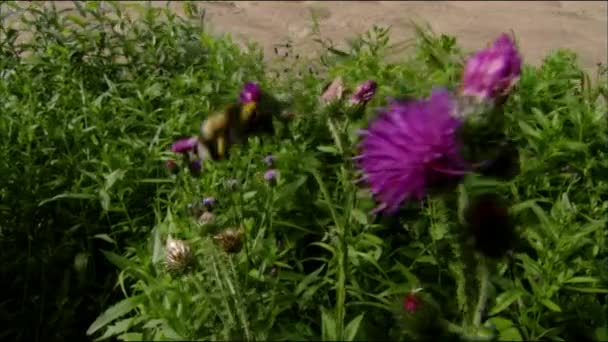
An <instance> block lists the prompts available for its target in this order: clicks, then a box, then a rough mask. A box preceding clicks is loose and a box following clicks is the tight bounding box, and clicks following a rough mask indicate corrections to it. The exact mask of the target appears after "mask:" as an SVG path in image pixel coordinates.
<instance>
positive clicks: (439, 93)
mask: <svg viewBox="0 0 608 342" xmlns="http://www.w3.org/2000/svg"><path fill="white" fill-rule="evenodd" d="M455 110H456V102H455V99H454V98H453V97H452V96H451V94H450V93H449V92H448V91H447V90H434V91H433V93H432V94H431V96H430V97H429V98H427V99H422V100H412V101H393V102H392V103H390V104H389V106H388V107H387V108H385V109H383V110H381V111H380V113H379V115H378V117H377V118H376V120H375V121H374V122H372V124H371V125H370V127H369V128H368V130H366V131H363V132H362V134H363V140H362V142H361V145H360V155H359V156H357V157H355V159H356V160H357V161H358V164H359V166H360V168H361V169H362V171H363V173H364V178H363V179H364V180H365V181H367V183H369V185H370V188H371V191H372V193H373V194H374V195H375V197H376V199H377V200H378V201H379V202H380V206H379V207H378V208H376V210H375V211H376V212H378V211H385V212H386V213H389V214H391V213H395V212H396V211H397V210H399V207H400V206H401V204H402V203H403V202H404V201H406V200H409V199H422V198H423V197H424V196H425V195H426V193H427V189H428V188H429V187H430V186H431V185H433V184H436V183H437V182H440V181H443V180H445V179H446V178H454V177H458V178H459V177H461V176H462V175H463V173H464V172H463V168H464V167H465V162H464V160H463V158H462V156H461V155H460V153H459V144H458V140H457V130H458V129H459V127H460V125H461V121H460V120H459V119H457V118H456V116H455V115H454V111H455Z"/></svg>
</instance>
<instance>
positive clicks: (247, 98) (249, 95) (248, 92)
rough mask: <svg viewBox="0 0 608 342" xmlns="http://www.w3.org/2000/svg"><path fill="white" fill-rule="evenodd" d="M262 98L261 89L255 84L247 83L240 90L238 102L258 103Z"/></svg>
mask: <svg viewBox="0 0 608 342" xmlns="http://www.w3.org/2000/svg"><path fill="white" fill-rule="evenodd" d="M261 97H262V89H261V88H260V86H259V85H258V84H257V83H254V82H247V83H245V86H243V90H241V94H240V101H241V103H250V102H258V101H260V98H261Z"/></svg>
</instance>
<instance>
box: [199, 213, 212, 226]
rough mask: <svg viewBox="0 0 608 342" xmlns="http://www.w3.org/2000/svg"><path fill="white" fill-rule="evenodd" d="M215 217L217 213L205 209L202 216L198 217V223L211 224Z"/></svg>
mask: <svg viewBox="0 0 608 342" xmlns="http://www.w3.org/2000/svg"><path fill="white" fill-rule="evenodd" d="M214 218H215V215H213V213H212V212H210V211H205V212H203V213H202V214H201V216H200V217H199V218H198V223H200V224H202V225H205V224H209V223H211V222H213V219H214Z"/></svg>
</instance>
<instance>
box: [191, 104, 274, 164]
mask: <svg viewBox="0 0 608 342" xmlns="http://www.w3.org/2000/svg"><path fill="white" fill-rule="evenodd" d="M273 102H274V101H273ZM272 104H274V103H265V102H260V103H256V102H250V103H237V104H231V105H229V106H228V107H227V108H226V109H225V110H224V111H222V112H219V113H215V114H213V115H211V116H210V117H208V118H207V119H206V120H205V121H204V122H203V124H202V125H201V134H200V136H199V139H198V146H197V152H198V155H199V158H200V159H201V160H207V159H213V160H223V159H226V158H227V157H228V150H229V149H230V147H231V146H232V145H234V144H241V143H244V142H246V141H247V139H248V138H249V137H250V136H252V135H258V134H263V133H267V134H274V127H273V122H272V120H273V115H272V114H273V110H275V109H277V107H276V106H272Z"/></svg>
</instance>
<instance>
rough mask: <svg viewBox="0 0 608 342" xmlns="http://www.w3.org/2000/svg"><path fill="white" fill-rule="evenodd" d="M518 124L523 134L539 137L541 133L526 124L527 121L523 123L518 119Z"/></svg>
mask: <svg viewBox="0 0 608 342" xmlns="http://www.w3.org/2000/svg"><path fill="white" fill-rule="evenodd" d="M518 124H519V128H521V130H522V132H523V133H524V134H525V135H529V136H531V137H533V138H536V139H540V138H541V134H540V133H539V132H538V131H537V130H535V129H534V128H532V126H530V125H528V124H527V123H525V122H523V121H519V122H518Z"/></svg>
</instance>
